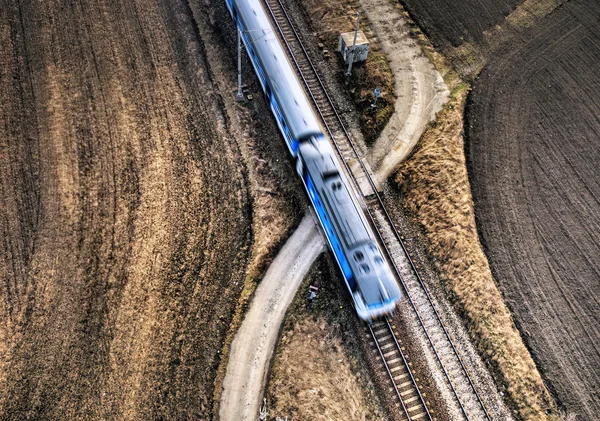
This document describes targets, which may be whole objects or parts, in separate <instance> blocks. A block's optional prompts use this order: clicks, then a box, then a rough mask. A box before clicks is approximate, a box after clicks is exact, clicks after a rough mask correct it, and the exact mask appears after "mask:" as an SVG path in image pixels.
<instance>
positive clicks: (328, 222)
mask: <svg viewBox="0 0 600 421" xmlns="http://www.w3.org/2000/svg"><path fill="white" fill-rule="evenodd" d="M296 169H297V171H298V173H299V174H300V176H301V177H302V181H303V182H304V185H305V187H306V190H307V192H308V195H309V197H310V200H311V202H312V203H313V206H314V208H315V211H316V212H317V215H318V217H319V221H320V222H321V227H322V228H323V231H324V232H325V236H326V237H327V241H328V242H329V248H330V249H331V250H332V252H333V255H334V256H335V259H336V261H337V263H338V265H339V267H340V269H341V270H342V273H343V275H344V279H345V280H346V286H347V287H348V290H349V291H350V294H351V296H352V299H353V300H354V304H355V307H356V312H357V313H358V316H359V317H360V318H361V319H363V320H370V319H374V318H377V317H379V316H382V315H386V314H389V313H391V312H392V311H393V310H394V308H395V307H396V304H397V303H398V301H399V300H400V298H401V293H400V288H399V287H398V284H397V283H396V279H395V278H394V276H393V275H392V272H391V270H390V267H389V265H388V264H387V262H386V261H385V259H384V258H383V256H382V254H381V250H380V249H379V247H378V245H377V243H376V241H375V236H374V234H373V232H372V230H371V228H370V226H369V224H368V223H367V221H366V219H365V216H364V214H363V212H362V210H361V209H360V206H359V205H358V203H357V202H356V199H355V198H354V196H353V195H352V194H351V192H350V191H349V189H348V182H347V180H346V177H345V176H344V174H343V172H342V170H341V168H340V165H339V163H338V161H337V159H336V158H335V155H334V152H333V150H332V149H331V145H330V144H329V142H327V141H326V140H318V141H317V140H314V141H312V142H302V143H301V144H300V147H299V152H298V160H297V162H296Z"/></svg>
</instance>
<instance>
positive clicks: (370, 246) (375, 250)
mask: <svg viewBox="0 0 600 421" xmlns="http://www.w3.org/2000/svg"><path fill="white" fill-rule="evenodd" d="M369 248H370V249H371V251H372V252H378V251H379V250H377V246H375V244H369Z"/></svg>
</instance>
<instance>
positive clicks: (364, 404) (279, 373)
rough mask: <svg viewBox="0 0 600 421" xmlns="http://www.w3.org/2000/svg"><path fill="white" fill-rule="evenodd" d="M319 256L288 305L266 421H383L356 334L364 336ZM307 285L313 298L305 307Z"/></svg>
mask: <svg viewBox="0 0 600 421" xmlns="http://www.w3.org/2000/svg"><path fill="white" fill-rule="evenodd" d="M336 271H337V268H336V267H333V266H332V264H331V263H329V259H328V258H327V256H326V255H322V256H321V257H320V258H319V259H318V261H317V263H316V264H315V265H314V266H313V268H312V269H311V272H310V273H309V275H308V276H307V278H306V280H305V281H304V282H303V285H302V286H301V288H300V289H299V292H298V293H297V294H296V297H295V298H294V301H293V303H292V305H291V306H290V308H289V310H288V313H287V315H286V318H285V323H284V326H283V328H282V334H281V336H280V339H279V343H278V346H277V349H276V354H275V357H274V359H273V367H272V369H271V374H270V378H269V382H268V385H267V393H266V397H267V402H268V411H269V417H268V419H269V420H275V419H276V417H280V418H281V419H285V417H288V418H287V419H288V421H293V420H314V421H326V420H364V421H371V420H372V421H375V420H381V419H387V418H388V417H386V416H385V414H384V412H383V410H382V409H381V404H380V402H379V400H378V398H377V395H376V393H375V391H374V389H375V388H374V385H373V383H372V382H371V380H370V377H369V371H368V368H367V366H366V364H365V357H364V356H363V355H362V353H361V352H362V351H361V346H360V344H359V338H358V335H359V334H360V333H361V332H364V328H362V329H361V328H360V327H359V326H357V325H358V324H359V322H358V320H357V318H356V316H355V315H354V311H353V310H352V308H351V306H349V304H348V300H347V299H344V294H341V293H340V291H342V289H343V288H344V287H343V286H342V285H341V284H340V282H338V280H337V279H336V277H335V275H334V272H336ZM309 285H315V286H318V288H319V295H318V296H317V298H316V299H315V301H314V302H313V303H312V305H311V306H310V307H309V306H308V303H307V296H308V293H307V289H308V286H309Z"/></svg>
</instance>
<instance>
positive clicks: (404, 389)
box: [369, 318, 432, 420]
mask: <svg viewBox="0 0 600 421" xmlns="http://www.w3.org/2000/svg"><path fill="white" fill-rule="evenodd" d="M369 331H370V333H371V336H373V339H374V344H375V346H376V347H377V351H378V352H379V355H380V357H381V361H382V362H383V366H384V367H385V370H386V371H387V374H388V376H389V377H390V379H391V381H392V390H393V391H394V392H395V393H396V396H397V397H398V400H399V401H400V405H401V407H402V412H403V413H404V415H405V416H406V419H407V420H431V419H432V417H431V414H430V413H429V409H428V408H427V405H426V403H425V399H423V395H421V391H420V390H419V387H418V385H417V382H416V379H415V377H414V376H413V373H412V371H411V370H410V366H409V364H408V362H407V361H406V356H405V354H404V353H403V352H402V348H401V347H400V345H399V344H398V340H397V339H396V334H395V333H394V329H393V327H392V324H391V323H390V321H389V320H388V319H387V318H385V319H382V320H378V321H376V322H374V323H372V324H369Z"/></svg>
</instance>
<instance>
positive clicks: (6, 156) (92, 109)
mask: <svg viewBox="0 0 600 421" xmlns="http://www.w3.org/2000/svg"><path fill="white" fill-rule="evenodd" d="M195 25H196V23H195V22H193V20H192V18H191V13H190V11H189V9H188V5H187V3H186V2H185V1H178V0H173V1H163V0H150V1H146V0H144V1H111V2H90V1H86V0H82V1H78V2H72V1H66V0H64V1H63V0H49V1H37V0H34V1H28V2H9V1H4V2H2V5H1V6H0V63H2V64H1V65H0V186H1V187H0V224H1V225H0V238H1V239H2V240H1V241H0V279H1V284H0V419H2V420H11V419H19V420H21V419H30V418H31V419H57V420H65V419H72V420H76V419H85V420H94V419H102V420H109V419H119V420H127V419H192V418H193V419H209V418H210V416H211V415H210V411H211V405H212V402H211V397H212V384H213V381H214V372H215V371H216V367H217V365H218V363H219V358H220V357H219V350H220V348H221V345H222V342H223V338H224V336H225V334H226V332H227V329H228V327H229V323H230V320H231V315H232V313H233V310H234V307H235V303H236V302H237V298H238V296H239V293H240V290H241V287H242V285H243V281H244V278H245V268H246V264H247V260H248V250H249V247H250V245H251V241H252V236H251V231H250V225H251V217H252V216H251V202H250V198H249V192H248V183H247V180H246V179H245V178H246V172H245V171H246V170H245V165H244V163H243V162H242V159H241V155H240V152H239V151H238V145H237V143H236V137H235V134H234V133H232V132H231V131H230V128H229V127H228V121H227V118H226V115H225V112H224V111H223V105H222V104H221V102H220V100H219V95H218V92H217V91H216V90H215V87H214V85H213V81H212V79H211V77H212V76H211V68H210V63H209V62H208V61H207V60H205V54H204V49H203V48H204V47H203V42H202V39H201V38H200V37H199V35H198V33H197V30H196V26H195Z"/></svg>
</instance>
